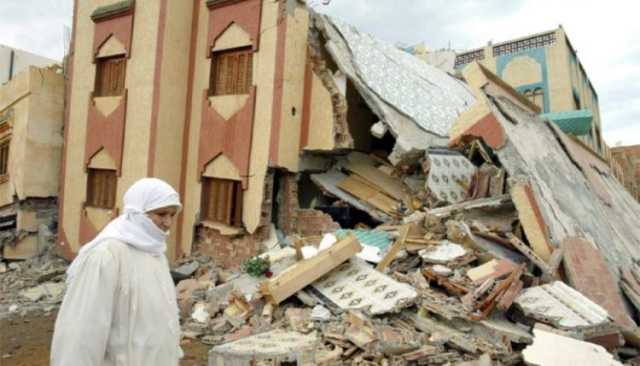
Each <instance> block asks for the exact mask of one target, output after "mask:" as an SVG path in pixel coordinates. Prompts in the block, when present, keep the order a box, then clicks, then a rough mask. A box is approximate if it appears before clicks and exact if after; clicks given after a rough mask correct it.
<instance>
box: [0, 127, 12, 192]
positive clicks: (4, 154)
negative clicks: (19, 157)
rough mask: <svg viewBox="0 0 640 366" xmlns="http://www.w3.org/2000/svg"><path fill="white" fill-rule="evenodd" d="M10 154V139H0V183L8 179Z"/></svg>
mask: <svg viewBox="0 0 640 366" xmlns="http://www.w3.org/2000/svg"><path fill="white" fill-rule="evenodd" d="M10 153H11V137H5V138H2V139H0V183H4V182H6V181H7V180H8V179H9V155H10Z"/></svg>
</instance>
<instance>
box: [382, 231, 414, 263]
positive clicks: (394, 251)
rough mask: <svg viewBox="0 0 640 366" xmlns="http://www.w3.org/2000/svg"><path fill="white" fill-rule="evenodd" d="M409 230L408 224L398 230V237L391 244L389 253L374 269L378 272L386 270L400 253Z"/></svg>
mask: <svg viewBox="0 0 640 366" xmlns="http://www.w3.org/2000/svg"><path fill="white" fill-rule="evenodd" d="M410 229H411V225H410V224H406V225H403V226H402V227H401V228H400V236H398V239H396V241H395V243H393V245H392V246H391V248H389V251H388V252H387V254H386V255H385V256H384V258H382V260H381V261H380V263H378V266H377V267H376V269H377V270H378V271H380V272H384V270H385V269H387V267H388V266H389V264H391V262H392V261H393V260H394V258H395V257H396V255H398V252H399V251H400V249H402V248H403V247H404V245H405V240H407V236H408V235H409V230H410Z"/></svg>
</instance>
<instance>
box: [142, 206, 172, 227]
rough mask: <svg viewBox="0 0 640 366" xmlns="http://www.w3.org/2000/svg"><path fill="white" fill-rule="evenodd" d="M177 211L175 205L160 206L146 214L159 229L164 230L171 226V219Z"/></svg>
mask: <svg viewBox="0 0 640 366" xmlns="http://www.w3.org/2000/svg"><path fill="white" fill-rule="evenodd" d="M177 213H178V208H176V207H162V208H157V209H155V210H152V211H149V212H147V216H149V218H150V219H151V221H153V223H154V224H156V226H157V227H158V228H159V229H160V230H162V231H165V232H166V231H169V229H170V228H171V224H173V219H174V218H175V216H176V214H177Z"/></svg>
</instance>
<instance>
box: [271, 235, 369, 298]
mask: <svg viewBox="0 0 640 366" xmlns="http://www.w3.org/2000/svg"><path fill="white" fill-rule="evenodd" d="M360 250H362V246H360V243H359V242H358V239H357V238H356V236H355V235H353V234H349V235H347V236H346V237H345V238H344V239H342V240H340V241H338V242H337V243H335V244H334V245H332V246H331V247H330V248H328V249H325V250H323V251H321V252H319V253H318V254H317V255H315V256H314V257H311V258H308V259H304V260H301V261H299V262H297V263H296V264H294V265H293V266H291V267H290V268H288V269H287V270H286V271H284V272H282V273H281V274H279V275H278V276H277V277H275V278H272V279H271V280H269V281H265V282H263V283H261V284H260V292H261V293H262V294H263V295H264V296H265V298H266V299H267V301H269V302H270V303H272V304H274V305H277V304H279V303H280V302H282V301H283V300H285V299H287V298H288V297H290V296H292V295H293V294H295V293H296V292H298V291H300V290H302V289H303V288H305V287H306V286H307V285H310V284H311V283H313V282H314V281H316V280H317V279H318V278H320V277H322V276H324V275H325V274H327V273H329V272H331V270H333V269H334V268H336V267H338V266H339V265H340V264H342V263H343V262H345V261H346V260H348V259H349V258H351V257H353V256H354V255H356V254H357V253H358V252H360Z"/></svg>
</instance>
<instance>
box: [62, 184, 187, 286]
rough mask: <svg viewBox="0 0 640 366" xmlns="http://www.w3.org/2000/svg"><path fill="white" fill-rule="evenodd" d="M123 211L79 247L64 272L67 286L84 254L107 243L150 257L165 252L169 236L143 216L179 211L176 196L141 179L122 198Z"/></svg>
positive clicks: (167, 189)
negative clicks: (120, 244) (169, 209)
mask: <svg viewBox="0 0 640 366" xmlns="http://www.w3.org/2000/svg"><path fill="white" fill-rule="evenodd" d="M123 201H124V209H123V212H122V214H121V215H120V216H118V217H117V218H115V219H114V220H113V221H111V222H110V223H109V224H108V225H107V226H105V228H104V229H102V231H101V232H100V233H99V234H98V235H97V236H96V237H95V238H94V239H93V240H92V241H90V242H88V243H87V244H85V245H83V246H82V248H80V251H79V252H78V256H77V257H76V258H75V259H74V260H73V263H71V265H70V266H69V269H68V270H67V282H69V281H70V280H71V279H72V278H73V276H74V275H75V272H76V271H77V267H78V266H79V264H80V263H82V262H83V261H84V259H85V258H86V257H87V254H88V253H89V252H90V251H92V250H93V249H95V248H96V247H98V246H99V245H100V244H101V243H104V242H105V241H106V240H107V239H116V240H120V241H122V242H124V243H127V244H129V245H131V246H132V247H134V248H136V249H138V250H141V251H143V252H147V253H149V254H152V255H156V256H157V255H161V254H163V253H164V252H165V251H166V250H167V243H166V240H167V236H168V235H169V232H168V231H167V232H165V231H162V230H161V229H160V228H159V227H158V226H156V224H154V223H153V221H151V219H150V218H149V217H148V216H147V215H146V213H147V212H149V211H153V210H156V209H159V208H164V207H177V208H178V210H180V208H182V205H181V204H180V197H179V195H178V193H177V192H176V191H175V190H174V189H173V188H172V187H171V186H170V185H169V184H167V183H166V182H164V181H162V180H160V179H157V178H143V179H140V180H138V181H137V182H135V183H134V184H133V185H132V186H131V187H129V189H128V190H127V192H126V193H125V194H124V199H123Z"/></svg>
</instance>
